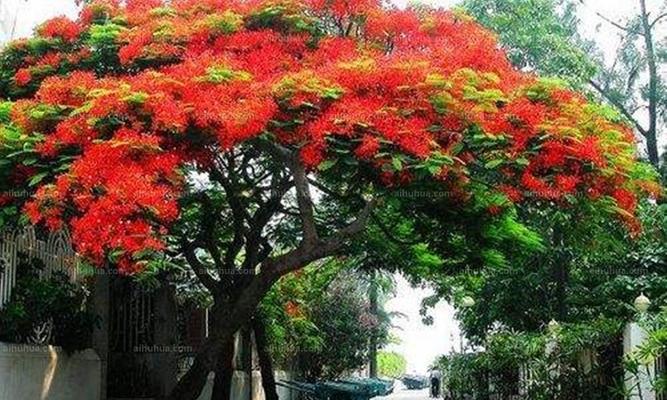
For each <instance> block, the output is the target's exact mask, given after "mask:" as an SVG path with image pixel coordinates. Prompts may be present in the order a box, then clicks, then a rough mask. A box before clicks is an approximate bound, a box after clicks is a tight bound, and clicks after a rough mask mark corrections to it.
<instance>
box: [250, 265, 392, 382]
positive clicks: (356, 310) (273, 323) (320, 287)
mask: <svg viewBox="0 0 667 400" xmlns="http://www.w3.org/2000/svg"><path fill="white" fill-rule="evenodd" d="M350 265H351V264H350V263H349V262H345V263H341V262H339V261H336V260H332V261H330V262H328V263H325V264H324V265H321V266H311V267H308V268H306V269H305V270H303V271H302V272H299V273H297V274H292V275H288V276H286V277H284V278H283V279H281V281H280V282H279V284H278V285H277V287H275V288H274V289H273V290H272V291H271V292H269V295H268V296H267V297H266V298H265V299H264V301H263V302H262V305H261V308H260V311H259V315H261V316H262V318H264V320H265V321H266V324H267V336H268V338H269V342H270V343H269V344H270V348H271V352H272V355H273V357H274V360H275V362H276V364H277V365H278V366H279V367H288V366H294V363H296V365H297V370H298V371H299V373H301V374H302V375H303V377H304V378H305V379H308V380H316V379H324V378H327V379H334V378H339V377H341V376H342V375H345V374H347V373H349V372H351V371H354V370H356V369H358V368H360V367H362V366H363V365H364V364H365V363H367V362H368V356H369V339H370V338H371V336H372V335H376V337H377V340H378V344H379V346H382V345H384V344H385V343H386V342H387V340H388V322H389V320H388V319H389V316H387V315H385V314H384V313H382V312H381V313H380V315H379V316H375V315H373V313H372V312H371V310H370V309H369V304H368V285H369V284H368V282H366V281H365V279H364V277H363V274H359V273H357V272H354V271H353V270H351V269H350ZM381 285H382V283H381Z"/></svg>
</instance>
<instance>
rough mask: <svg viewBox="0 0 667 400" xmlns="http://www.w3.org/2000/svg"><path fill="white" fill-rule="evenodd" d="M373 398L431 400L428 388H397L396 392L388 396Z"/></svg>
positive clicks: (383, 399)
mask: <svg viewBox="0 0 667 400" xmlns="http://www.w3.org/2000/svg"><path fill="white" fill-rule="evenodd" d="M373 400H429V397H428V389H423V390H407V389H397V390H396V391H395V392H394V393H392V394H391V395H389V396H386V397H375V398H374V399H373Z"/></svg>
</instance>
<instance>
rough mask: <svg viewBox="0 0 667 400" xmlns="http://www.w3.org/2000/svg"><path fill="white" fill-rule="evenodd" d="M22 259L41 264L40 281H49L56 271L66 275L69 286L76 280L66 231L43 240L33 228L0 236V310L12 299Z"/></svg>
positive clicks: (71, 251)
mask: <svg viewBox="0 0 667 400" xmlns="http://www.w3.org/2000/svg"><path fill="white" fill-rule="evenodd" d="M21 255H24V256H26V257H27V258H28V259H35V258H36V259H39V260H41V261H42V262H43V263H44V267H45V268H44V269H43V270H42V271H41V272H40V277H41V278H42V279H49V278H50V277H51V275H52V274H53V272H56V271H60V272H63V273H65V274H67V275H68V276H69V277H70V280H71V281H72V282H74V281H76V279H77V275H78V274H77V268H76V265H77V259H76V253H75V252H74V250H73V249H72V242H71V240H70V236H69V234H68V233H67V232H66V231H57V232H53V233H50V234H48V235H47V237H46V239H45V240H42V239H39V238H38V237H37V233H36V231H35V228H34V227H33V226H28V227H26V228H24V229H21V230H15V231H4V232H0V309H1V308H2V307H3V306H4V305H5V304H7V302H8V301H9V299H10V298H11V295H12V289H13V288H14V286H15V285H16V272H17V267H18V263H19V258H20V256H21Z"/></svg>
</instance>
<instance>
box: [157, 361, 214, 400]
mask: <svg viewBox="0 0 667 400" xmlns="http://www.w3.org/2000/svg"><path fill="white" fill-rule="evenodd" d="M212 359H213V356H212V354H211V350H210V349H203V350H200V352H199V353H198V354H197V356H196V357H195V360H194V363H193V364H192V366H191V367H190V369H189V370H188V372H187V373H186V374H185V375H184V376H183V377H182V378H181V379H180V380H179V381H178V384H177V385H176V387H175V388H174V389H173V390H172V392H171V393H170V394H169V396H168V397H167V400H196V399H197V398H198V397H199V395H200V394H201V392H202V390H204V386H206V380H207V379H208V374H209V372H211V365H212Z"/></svg>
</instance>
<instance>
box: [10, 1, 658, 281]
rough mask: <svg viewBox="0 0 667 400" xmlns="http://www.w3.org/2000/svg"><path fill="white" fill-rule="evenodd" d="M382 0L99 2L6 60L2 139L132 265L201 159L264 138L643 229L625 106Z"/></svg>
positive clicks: (308, 162)
mask: <svg viewBox="0 0 667 400" xmlns="http://www.w3.org/2000/svg"><path fill="white" fill-rule="evenodd" d="M377 3H378V2H374V1H364V2H355V3H354V4H350V3H348V2H342V1H341V2H338V1H334V2H322V1H314V0H313V1H301V2H297V1H283V2H276V1H250V2H234V1H218V0H216V1H204V2H201V1H196V2H195V1H185V0H182V1H173V2H170V3H169V4H163V3H162V2H160V1H129V2H128V4H127V6H121V5H119V4H118V3H116V2H114V1H95V2H92V3H91V4H89V5H87V6H86V7H85V8H84V10H83V12H82V14H81V17H80V18H79V19H78V20H77V21H70V20H68V19H67V18H64V17H59V18H56V19H53V20H50V21H48V22H46V23H44V24H43V25H41V26H40V27H39V28H38V29H37V30H36V35H35V37H33V38H31V39H28V40H19V41H15V42H12V43H10V44H9V45H8V46H7V48H6V49H5V50H4V51H3V53H2V61H1V62H2V68H1V76H0V88H2V91H3V93H4V94H5V96H8V97H9V98H10V99H11V100H12V101H14V102H13V103H11V104H8V105H5V106H4V107H3V108H4V109H10V110H11V111H10V112H9V116H7V115H6V114H7V113H5V116H4V121H5V125H3V139H2V141H3V143H4V144H5V146H4V147H5V148H8V147H11V144H12V142H13V141H16V140H21V141H24V142H26V143H29V144H30V145H29V146H28V147H26V148H28V150H23V149H21V151H19V152H20V153H21V154H18V155H17V154H14V155H13V157H9V160H14V161H16V163H12V164H11V165H9V166H7V165H5V166H4V167H3V173H4V174H5V175H11V176H13V177H14V178H15V179H14V180H3V182H16V181H17V180H18V181H23V182H26V183H28V181H29V184H31V186H33V187H36V193H35V196H34V198H32V199H31V200H30V201H28V202H27V204H25V206H24V207H23V210H25V212H26V213H27V215H28V216H29V218H30V220H31V221H32V222H34V223H37V222H44V223H46V224H47V225H48V226H49V227H50V228H52V229H54V228H59V227H61V226H63V225H68V226H70V227H71V228H72V231H73V236H74V240H75V243H76V245H77V248H78V250H79V251H80V252H81V253H82V254H83V255H85V256H86V257H87V258H88V259H90V260H91V261H92V262H93V263H95V264H101V263H102V262H103V260H104V259H105V257H107V256H108V255H109V254H112V255H113V259H114V261H116V263H117V265H118V266H119V268H120V269H121V270H123V271H125V272H133V271H138V270H141V263H140V262H138V260H141V259H142V255H144V254H149V253H151V252H155V251H160V250H161V249H163V247H164V241H163V239H162V236H163V235H164V234H165V233H166V229H168V227H169V226H170V225H172V224H173V223H174V222H175V221H176V220H177V219H178V218H179V210H180V208H179V204H178V199H179V197H180V195H181V193H182V190H183V189H182V188H183V181H184V180H185V179H186V177H187V173H186V172H185V169H184V168H185V167H191V168H193V169H194V170H195V171H204V172H210V170H211V169H212V168H211V167H212V166H214V165H215V164H216V160H217V159H219V157H220V155H221V154H223V153H225V152H226V151H228V150H229V149H232V148H234V147H235V146H239V145H240V144H243V143H248V142H251V141H254V143H257V146H259V148H260V149H268V151H269V152H273V153H281V152H283V151H284V150H285V149H292V148H296V149H298V151H299V153H300V160H301V162H302V164H303V165H304V166H305V167H306V168H308V169H310V170H317V169H319V170H320V171H331V170H340V172H339V173H340V174H343V175H344V174H349V172H345V171H346V170H348V171H349V169H350V165H351V164H354V168H356V169H361V170H363V172H364V174H363V178H365V179H366V180H367V181H368V182H369V184H370V183H378V182H379V183H381V184H382V185H384V186H385V187H395V186H400V185H402V184H405V183H408V182H414V181H420V180H424V179H429V180H432V181H437V182H438V183H439V184H441V186H442V188H443V190H446V191H448V192H449V193H450V196H449V197H450V199H449V200H450V201H451V200H452V199H453V201H451V203H452V206H454V205H456V206H457V207H466V206H469V205H470V204H474V203H475V197H479V196H486V197H489V196H493V197H494V198H495V199H496V200H494V201H491V202H487V203H488V207H489V211H490V212H492V213H499V212H501V211H502V209H503V208H504V207H506V206H507V204H509V203H511V202H519V201H522V200H524V198H525V197H526V196H525V192H530V194H529V196H528V197H533V198H535V197H536V198H539V199H547V200H553V201H565V199H566V198H567V197H568V196H576V195H583V196H584V197H585V198H586V199H587V200H593V201H596V200H600V199H605V198H609V199H613V201H612V202H615V208H616V210H617V212H618V214H619V215H620V216H621V217H622V218H623V219H624V220H625V221H626V222H628V223H629V224H633V223H634V221H635V220H634V217H633V213H634V209H635V206H636V202H637V201H636V194H637V193H639V192H644V191H646V190H653V188H652V183H651V181H650V176H649V174H647V172H646V171H644V170H643V169H642V167H641V166H640V164H638V163H636V162H635V150H634V146H633V139H632V134H631V130H630V129H629V128H628V127H627V126H626V125H624V124H622V123H620V122H619V119H618V117H617V116H616V115H615V114H614V113H613V112H611V111H610V110H607V109H604V108H601V107H600V106H597V105H594V104H590V103H588V102H587V101H586V100H585V99H584V98H582V97H581V96H579V95H577V94H576V93H573V92H571V91H568V90H565V89H563V88H560V87H558V86H557V85H554V84H551V83H549V82H544V81H540V80H538V79H536V78H535V77H534V76H532V75H529V74H524V73H520V72H518V71H517V70H515V69H514V68H512V66H511V65H510V63H509V61H508V60H507V58H506V57H505V55H504V54H503V53H502V51H501V50H499V49H498V47H497V45H496V42H495V39H494V37H493V35H491V34H490V33H488V32H487V31H485V30H484V29H482V28H481V27H479V26H478V25H477V24H476V23H475V22H473V21H471V20H469V19H468V18H467V17H465V16H464V15H458V14H456V13H452V12H445V11H439V10H432V11H425V12H422V13H417V12H415V11H412V10H407V11H402V10H398V9H386V8H381V7H380V5H379V4H377ZM339 160H343V161H345V162H338V161H339ZM56 163H57V164H58V165H59V166H60V167H59V168H56V169H54V168H53V166H54V164H56ZM5 164H7V163H6V162H5ZM477 182H480V183H477ZM13 200H14V199H11V198H4V199H3V204H4V205H5V206H7V205H8V204H7V203H10V204H13V203H15V202H14V201H13ZM305 228H306V229H305V230H306V232H305V233H306V234H308V232H307V231H308V230H309V229H311V230H312V228H309V227H308V226H306V227H305Z"/></svg>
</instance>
